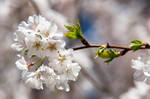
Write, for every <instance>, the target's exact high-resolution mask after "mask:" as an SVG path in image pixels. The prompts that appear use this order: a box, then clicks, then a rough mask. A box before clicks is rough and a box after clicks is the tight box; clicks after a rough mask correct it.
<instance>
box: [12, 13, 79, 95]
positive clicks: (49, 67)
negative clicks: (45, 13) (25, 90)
mask: <svg viewBox="0 0 150 99" xmlns="http://www.w3.org/2000/svg"><path fill="white" fill-rule="evenodd" d="M14 41H15V43H14V44H12V47H13V48H14V49H15V50H17V51H20V52H21V53H20V55H18V56H19V59H18V60H17V61H16V66H17V68H18V69H19V70H21V71H22V79H23V80H24V81H25V83H26V84H27V85H29V86H30V87H32V88H36V89H43V84H45V85H46V86H47V87H48V88H50V89H51V90H55V88H56V89H58V90H64V91H66V92H68V91H69V90H70V87H69V81H76V79H77V77H78V75H79V72H80V69H81V67H80V65H79V64H78V63H76V62H74V61H73V49H68V50H67V49H65V42H64V40H63V35H62V33H60V32H58V29H57V26H56V24H54V23H53V22H49V21H47V20H46V19H45V18H44V17H42V16H36V15H34V16H30V17H29V18H28V21H27V23H26V22H21V24H19V26H18V30H17V31H16V33H15V39H14Z"/></svg>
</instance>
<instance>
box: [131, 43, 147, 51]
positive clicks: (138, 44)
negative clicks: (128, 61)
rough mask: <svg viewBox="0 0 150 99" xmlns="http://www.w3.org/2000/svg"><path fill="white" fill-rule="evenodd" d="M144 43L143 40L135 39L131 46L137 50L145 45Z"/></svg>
mask: <svg viewBox="0 0 150 99" xmlns="http://www.w3.org/2000/svg"><path fill="white" fill-rule="evenodd" d="M143 45H144V43H143V42H142V41H139V40H134V41H132V42H131V43H130V48H131V49H132V50H133V51H136V50H138V49H139V48H141V46H143Z"/></svg>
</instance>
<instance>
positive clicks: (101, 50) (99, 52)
mask: <svg viewBox="0 0 150 99" xmlns="http://www.w3.org/2000/svg"><path fill="white" fill-rule="evenodd" d="M105 49H106V48H105V47H99V49H98V51H97V52H96V53H95V54H96V55H97V56H96V57H95V58H98V57H101V54H102V53H103V52H104V50H105Z"/></svg>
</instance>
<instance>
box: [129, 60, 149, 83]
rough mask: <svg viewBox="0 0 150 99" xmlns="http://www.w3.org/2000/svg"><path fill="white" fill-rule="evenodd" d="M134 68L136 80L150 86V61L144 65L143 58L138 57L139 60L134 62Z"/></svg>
mask: <svg viewBox="0 0 150 99" xmlns="http://www.w3.org/2000/svg"><path fill="white" fill-rule="evenodd" d="M132 68H134V69H135V70H136V72H135V73H134V79H135V80H137V81H144V82H146V83H147V84H150V61H147V62H146V63H144V62H143V60H142V58H141V57H138V59H137V60H132Z"/></svg>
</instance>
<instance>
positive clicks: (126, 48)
mask: <svg viewBox="0 0 150 99" xmlns="http://www.w3.org/2000/svg"><path fill="white" fill-rule="evenodd" d="M102 46H106V48H113V49H122V51H121V52H120V55H121V56H122V55H125V54H126V53H127V52H128V51H131V50H132V49H131V48H130V47H124V46H116V45H109V44H108V43H107V44H105V45H95V44H89V45H85V46H80V47H75V48H73V50H80V49H87V48H98V47H102ZM139 49H150V45H149V44H147V45H145V46H142V47H141V48H139Z"/></svg>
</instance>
